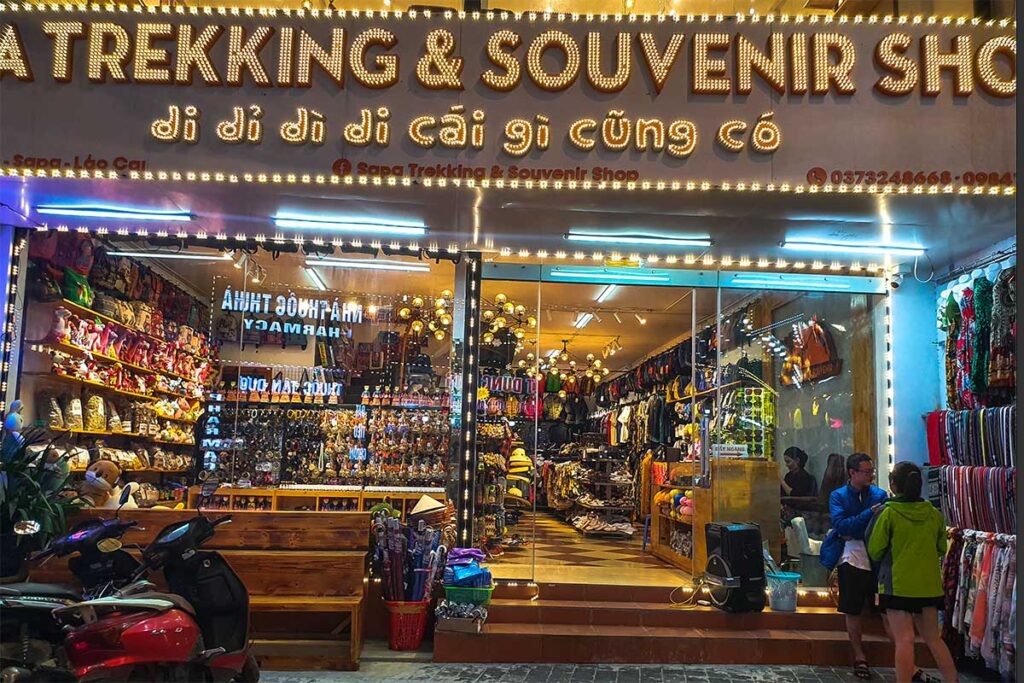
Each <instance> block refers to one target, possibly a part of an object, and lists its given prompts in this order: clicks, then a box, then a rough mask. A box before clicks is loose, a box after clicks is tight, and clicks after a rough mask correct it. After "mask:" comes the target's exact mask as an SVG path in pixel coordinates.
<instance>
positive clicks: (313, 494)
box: [188, 486, 448, 520]
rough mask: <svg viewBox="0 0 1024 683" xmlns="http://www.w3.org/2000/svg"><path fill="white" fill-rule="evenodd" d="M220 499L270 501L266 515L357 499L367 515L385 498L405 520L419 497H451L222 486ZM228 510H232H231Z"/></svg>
mask: <svg viewBox="0 0 1024 683" xmlns="http://www.w3.org/2000/svg"><path fill="white" fill-rule="evenodd" d="M199 488H200V487H198V486H192V487H190V488H189V490H188V507H189V508H195V505H196V501H197V500H198V499H199ZM213 495H214V496H218V497H227V498H228V504H229V506H230V505H232V504H233V501H234V499H235V498H250V497H252V498H270V499H271V501H270V510H269V511H267V512H278V511H289V510H294V509H295V507H294V506H298V505H308V506H309V507H310V508H312V510H317V511H320V507H321V503H322V501H324V500H335V499H340V498H346V499H356V500H358V504H357V506H356V508H357V509H356V510H354V511H355V512H366V511H368V510H369V509H370V508H371V507H373V506H374V505H376V504H377V503H380V502H383V501H384V500H385V498H387V499H390V500H391V503H392V505H394V507H395V508H397V509H399V510H401V512H402V519H403V520H404V519H405V518H406V516H407V515H408V513H409V512H411V511H412V508H413V507H415V505H416V503H417V501H419V499H420V497H422V496H424V495H427V496H430V497H431V498H434V499H435V500H439V501H441V502H442V503H445V502H447V500H448V498H447V496H446V495H445V494H444V493H443V492H435V491H432V492H423V491H379V490H374V488H373V487H370V488H369V490H368V489H367V488H366V487H354V488H352V489H346V490H335V491H325V490H322V489H299V488H294V489H293V488H288V489H282V488H248V489H243V488H234V487H227V486H222V487H220V488H218V489H217V491H216V492H215V493H214V494H213ZM227 509H231V508H230V507H229V508H227ZM323 512H332V513H333V512H345V511H344V510H337V511H335V510H330V511H323Z"/></svg>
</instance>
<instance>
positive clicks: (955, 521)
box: [939, 465, 1017, 534]
mask: <svg viewBox="0 0 1024 683" xmlns="http://www.w3.org/2000/svg"><path fill="white" fill-rule="evenodd" d="M1016 475H1017V470H1016V469H1014V468H1012V467H959V466H949V465H947V466H944V467H941V468H939V480H940V482H941V486H942V494H943V495H942V512H943V514H944V515H945V517H946V520H947V521H948V522H949V524H951V525H952V526H955V527H960V528H965V529H978V530H980V531H994V532H999V533H1004V534H1009V533H1014V532H1015V531H1016V530H1017V505H1016V482H1017V476H1016Z"/></svg>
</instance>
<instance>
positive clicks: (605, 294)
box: [595, 285, 619, 304]
mask: <svg viewBox="0 0 1024 683" xmlns="http://www.w3.org/2000/svg"><path fill="white" fill-rule="evenodd" d="M618 288H619V286H618V285H605V287H604V289H602V290H601V293H600V294H598V295H597V299H595V301H597V303H599V304H603V303H604V302H605V301H608V299H611V298H612V294H614V293H615V290H616V289H618Z"/></svg>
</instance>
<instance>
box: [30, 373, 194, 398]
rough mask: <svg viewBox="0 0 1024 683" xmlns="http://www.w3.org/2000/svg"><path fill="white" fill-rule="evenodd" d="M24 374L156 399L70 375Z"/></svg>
mask: <svg viewBox="0 0 1024 683" xmlns="http://www.w3.org/2000/svg"><path fill="white" fill-rule="evenodd" d="M24 374H26V375H30V376H33V377H49V378H51V379H55V380H57V381H59V382H66V383H68V384H78V385H80V386H84V387H96V388H97V389H100V390H103V391H107V392H110V393H112V394H117V395H119V396H129V397H131V398H138V399H144V400H147V401H153V400H155V398H156V397H154V396H151V395H149V394H139V393H136V392H134V391H125V390H124V389H115V388H114V387H108V386H107V385H106V384H104V383H103V382H93V381H92V380H88V379H80V378H78V377H72V376H71V375H58V374H57V373H54V372H26V373H24ZM154 391H157V390H156V389H154ZM179 398H185V397H184V396H180V397H179Z"/></svg>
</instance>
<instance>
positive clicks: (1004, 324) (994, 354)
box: [988, 268, 1017, 390]
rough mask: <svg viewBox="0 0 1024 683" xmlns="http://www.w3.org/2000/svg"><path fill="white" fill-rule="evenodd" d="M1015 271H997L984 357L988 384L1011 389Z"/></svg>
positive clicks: (1014, 369)
mask: <svg viewBox="0 0 1024 683" xmlns="http://www.w3.org/2000/svg"><path fill="white" fill-rule="evenodd" d="M1016 346H1017V271H1016V269H1014V268H1007V269H1006V270H1004V271H1003V272H1001V273H1000V274H999V277H998V278H997V280H996V286H995V290H994V292H993V296H992V332H991V346H990V352H989V359H988V384H989V386H990V387H1000V388H1004V387H1005V388H1008V389H1011V390H1012V389H1013V387H1014V386H1015V385H1016V384H1017V358H1016V355H1015V350H1016Z"/></svg>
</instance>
